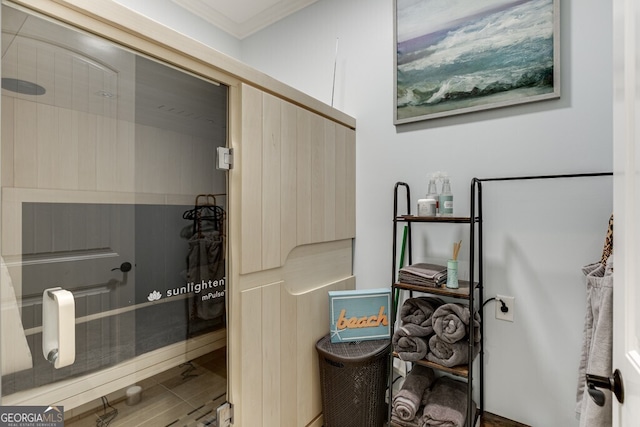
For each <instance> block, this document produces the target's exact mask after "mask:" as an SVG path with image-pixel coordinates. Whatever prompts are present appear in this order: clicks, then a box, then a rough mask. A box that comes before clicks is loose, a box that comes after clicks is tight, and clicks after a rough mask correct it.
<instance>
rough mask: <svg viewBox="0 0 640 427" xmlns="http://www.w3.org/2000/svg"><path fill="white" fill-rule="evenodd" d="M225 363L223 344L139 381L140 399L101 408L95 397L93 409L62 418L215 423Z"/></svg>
mask: <svg viewBox="0 0 640 427" xmlns="http://www.w3.org/2000/svg"><path fill="white" fill-rule="evenodd" d="M226 367H227V364H226V348H222V349H219V350H216V351H214V352H212V353H209V354H207V355H204V356H202V357H199V358H197V359H195V360H193V361H191V362H190V364H188V365H181V366H178V367H175V368H173V369H170V370H168V371H165V372H163V373H161V374H158V375H156V376H154V377H151V378H148V379H146V380H144V381H141V382H140V383H138V384H137V385H139V386H141V387H142V399H141V401H140V403H138V404H136V405H133V406H127V404H126V401H125V400H124V399H120V400H118V401H115V402H109V404H110V406H111V407H106V410H104V409H103V403H102V402H101V401H97V402H96V410H94V411H89V412H85V413H84V414H81V415H78V416H74V417H73V418H71V419H69V420H65V427H163V426H167V427H168V426H171V427H183V426H184V427H215V426H216V422H215V414H216V408H217V407H218V406H219V405H220V404H222V403H224V402H225V401H226V390H227V368H226ZM113 409H116V410H117V415H115V417H113V416H112V415H113V414H114V411H113ZM110 415H111V416H110Z"/></svg>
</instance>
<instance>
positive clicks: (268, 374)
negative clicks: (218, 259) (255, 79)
mask: <svg viewBox="0 0 640 427" xmlns="http://www.w3.org/2000/svg"><path fill="white" fill-rule="evenodd" d="M240 98H241V105H242V110H241V111H242V112H241V116H242V120H241V129H242V131H241V135H242V138H241V140H242V143H241V144H238V145H237V146H234V149H236V150H237V151H236V154H235V155H236V159H237V165H238V168H237V169H234V171H232V175H231V177H232V178H231V186H232V187H231V189H232V191H233V190H234V189H238V191H239V193H240V198H239V205H240V206H238V207H237V210H236V211H235V212H236V213H237V214H238V213H239V215H240V221H239V224H238V225H237V227H233V226H232V234H235V233H234V232H236V233H237V234H235V235H237V236H239V239H240V245H238V246H237V247H236V248H237V251H234V248H233V244H232V248H231V251H232V257H233V259H234V260H235V259H238V263H237V264H234V265H233V267H232V270H233V278H234V280H233V282H232V289H233V291H232V292H233V294H232V307H231V323H230V331H229V334H230V349H229V355H230V368H231V381H230V387H231V401H232V402H233V403H235V402H237V407H236V413H235V417H237V418H236V421H237V422H238V423H239V424H238V425H250V426H280V425H296V426H306V425H309V424H311V423H313V422H314V420H315V422H319V420H320V418H319V416H320V414H321V412H322V408H321V399H320V384H319V374H318V360H317V355H316V350H315V343H316V341H317V340H318V339H320V338H321V337H322V336H324V335H325V334H327V333H328V331H329V310H328V295H327V292H328V291H330V290H343V289H353V288H354V287H355V278H354V277H353V275H352V262H353V259H352V250H353V249H352V239H353V238H354V237H355V131H354V130H353V129H351V128H348V127H347V126H345V125H342V124H338V123H336V122H335V121H333V120H329V119H326V118H324V117H322V116H320V115H319V114H316V113H313V112H310V111H308V110H306V109H304V108H302V107H299V106H296V105H294V104H292V103H290V102H287V101H284V100H282V99H279V98H278V97H276V96H273V95H271V94H268V93H265V92H263V91H260V90H258V89H255V88H253V87H251V86H249V85H244V84H243V85H242V86H241V96H240ZM232 209H233V206H232ZM236 325H239V327H237V326H236ZM234 355H241V357H240V358H238V357H234Z"/></svg>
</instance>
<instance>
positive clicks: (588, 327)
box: [576, 256, 614, 427]
mask: <svg viewBox="0 0 640 427" xmlns="http://www.w3.org/2000/svg"><path fill="white" fill-rule="evenodd" d="M582 271H583V273H584V275H585V276H586V285H587V311H586V314H585V321H584V336H583V342H582V356H581V359H580V366H579V369H578V391H577V396H576V401H577V402H576V413H577V415H578V416H579V417H580V427H603V426H610V425H611V424H612V417H611V414H612V412H611V411H612V405H611V401H612V399H614V397H612V393H611V391H609V390H601V391H602V392H603V393H604V395H605V403H604V406H598V405H596V404H595V402H594V401H593V399H591V396H589V393H588V392H586V379H585V375H586V374H587V373H589V374H593V375H600V376H603V377H608V376H609V375H611V372H612V369H613V367H612V366H613V362H612V360H613V257H612V256H609V257H608V259H607V264H606V267H605V266H603V265H602V264H601V263H600V262H598V263H594V264H589V265H586V266H584V267H583V268H582Z"/></svg>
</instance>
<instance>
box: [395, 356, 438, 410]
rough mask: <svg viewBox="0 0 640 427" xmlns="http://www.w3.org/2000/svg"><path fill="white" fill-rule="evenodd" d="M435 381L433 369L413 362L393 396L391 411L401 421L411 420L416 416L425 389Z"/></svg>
mask: <svg viewBox="0 0 640 427" xmlns="http://www.w3.org/2000/svg"><path fill="white" fill-rule="evenodd" d="M434 381H435V373H434V372H433V369H431V368H427V367H426V366H422V365H417V364H414V366H413V369H411V372H409V373H408V374H407V377H406V379H405V380H404V383H403V384H402V387H401V388H400V390H399V391H398V393H396V395H395V396H393V411H394V412H395V413H396V415H397V416H398V418H400V419H401V420H403V421H411V420H413V419H414V418H415V417H416V414H417V412H418V408H420V405H421V403H422V398H423V396H424V394H425V391H426V390H427V389H428V388H429V387H431V385H432V384H433V382H434Z"/></svg>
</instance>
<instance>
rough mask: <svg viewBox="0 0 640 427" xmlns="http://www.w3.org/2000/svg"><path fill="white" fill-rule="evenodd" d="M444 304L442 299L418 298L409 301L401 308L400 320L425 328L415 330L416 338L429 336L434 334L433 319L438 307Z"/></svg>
mask: <svg viewBox="0 0 640 427" xmlns="http://www.w3.org/2000/svg"><path fill="white" fill-rule="evenodd" d="M443 304H444V301H443V300H441V299H440V298H434V297H418V298H409V299H407V300H406V301H405V302H404V303H403V304H402V307H401V308H400V320H402V323H403V324H407V323H411V324H414V325H417V326H420V327H421V328H423V329H422V330H418V329H415V328H414V329H413V330H414V332H415V336H427V335H431V334H432V333H433V326H432V321H431V318H432V316H433V313H434V312H435V311H436V309H437V308H438V307H440V306H441V305H443Z"/></svg>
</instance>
